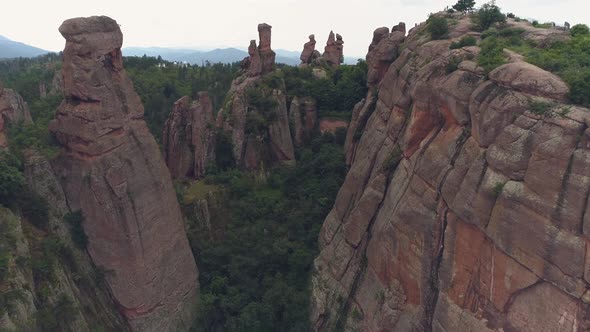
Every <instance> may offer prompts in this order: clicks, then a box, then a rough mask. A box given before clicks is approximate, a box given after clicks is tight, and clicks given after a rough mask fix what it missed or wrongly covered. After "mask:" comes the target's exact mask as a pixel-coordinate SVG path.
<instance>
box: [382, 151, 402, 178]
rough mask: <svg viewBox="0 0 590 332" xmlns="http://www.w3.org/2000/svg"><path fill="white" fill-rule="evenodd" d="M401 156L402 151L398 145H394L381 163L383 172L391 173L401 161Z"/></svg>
mask: <svg viewBox="0 0 590 332" xmlns="http://www.w3.org/2000/svg"><path fill="white" fill-rule="evenodd" d="M402 156H403V155H402V150H401V149H400V147H399V145H396V146H395V147H394V148H393V150H392V151H391V152H390V153H389V154H388V155H387V157H386V158H385V160H384V161H383V170H384V171H385V172H388V173H391V172H393V171H394V170H395V168H396V167H397V165H398V164H399V162H400V161H401V160H402Z"/></svg>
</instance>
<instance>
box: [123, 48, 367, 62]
mask: <svg viewBox="0 0 590 332" xmlns="http://www.w3.org/2000/svg"><path fill="white" fill-rule="evenodd" d="M275 53H276V54H277V57H276V62H277V63H284V64H287V65H292V66H296V65H298V64H299V63H300V62H301V61H300V60H299V56H300V54H301V52H297V51H289V50H283V49H277V50H275ZM123 55H125V56H143V55H147V56H156V57H157V56H161V57H162V59H164V60H168V61H178V62H188V63H191V64H197V65H200V64H202V63H204V62H205V61H209V62H212V63H215V62H223V63H231V62H238V61H242V59H244V58H245V57H247V56H248V52H246V51H245V50H241V49H238V48H234V47H229V48H216V49H214V50H210V51H201V50H195V49H185V48H163V47H125V48H123ZM356 61H357V59H356V58H354V57H345V58H344V63H346V64H355V63H356Z"/></svg>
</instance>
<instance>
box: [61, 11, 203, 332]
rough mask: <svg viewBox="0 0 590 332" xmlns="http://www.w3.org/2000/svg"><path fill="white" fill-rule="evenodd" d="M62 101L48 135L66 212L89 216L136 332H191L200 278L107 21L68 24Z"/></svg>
mask: <svg viewBox="0 0 590 332" xmlns="http://www.w3.org/2000/svg"><path fill="white" fill-rule="evenodd" d="M60 32H61V33H62V35H63V36H64V37H65V39H66V47H65V50H64V55H63V58H64V62H63V79H64V94H65V98H66V100H65V101H64V103H62V105H61V106H60V107H59V109H58V111H57V113H56V116H55V120H53V121H52V122H51V124H50V129H51V130H52V131H53V132H54V134H55V135H56V137H57V139H58V140H59V142H60V143H61V145H62V146H63V151H62V153H61V155H60V156H59V157H58V159H57V160H56V162H55V169H56V173H57V175H58V178H60V179H61V182H62V186H63V188H64V192H65V195H66V198H67V202H68V206H69V207H70V208H72V209H73V210H78V209H79V210H81V211H82V212H83V214H84V216H85V222H84V230H85V232H86V234H87V235H88V238H89V244H88V252H89V253H90V256H91V258H92V260H93V262H94V264H96V266H98V267H99V268H101V269H104V270H105V271H112V273H107V274H106V281H107V283H108V285H109V288H110V289H111V291H112V294H113V297H114V299H115V301H116V302H117V304H118V306H119V310H120V311H121V312H122V314H123V315H124V317H125V318H126V319H127V320H128V321H129V324H130V325H131V328H132V329H133V330H136V331H178V330H187V329H188V327H189V326H190V324H191V322H192V319H193V318H194V315H195V307H194V306H195V304H196V301H197V296H198V272H197V269H196V265H195V262H194V258H193V256H192V253H191V250H190V248H189V245H188V241H187V239H186V235H185V232H184V228H183V222H182V216H181V214H180V208H179V206H178V202H177V201H176V196H175V193H174V190H173V188H172V181H171V178H170V173H169V172H168V169H167V168H166V165H165V163H164V161H163V160H162V158H161V156H160V153H159V150H158V147H157V144H156V142H155V140H154V138H153V137H152V136H151V134H150V133H149V131H148V129H147V126H146V124H145V122H144V121H143V106H142V105H141V101H140V99H139V96H138V95H137V94H136V93H135V91H134V90H133V85H132V83H131V81H130V79H129V78H128V76H127V74H126V72H125V70H124V68H123V62H122V56H121V49H120V48H121V44H122V41H123V35H122V33H121V30H120V29H119V25H118V24H117V22H115V21H114V20H112V19H110V18H108V17H104V16H101V17H96V16H94V17H89V18H75V19H71V20H67V21H65V22H64V23H63V24H62V26H61V27H60Z"/></svg>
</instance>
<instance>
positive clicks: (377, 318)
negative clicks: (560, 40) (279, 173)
mask: <svg viewBox="0 0 590 332" xmlns="http://www.w3.org/2000/svg"><path fill="white" fill-rule="evenodd" d="M454 19H456V20H457V24H455V25H454V26H452V27H451V29H450V31H449V35H450V38H451V40H430V39H429V36H428V34H426V33H424V30H425V25H420V26H418V27H417V28H415V29H412V30H411V31H410V32H409V34H408V35H407V36H405V35H404V34H403V32H402V31H401V30H402V28H401V26H399V25H398V26H397V27H398V28H395V27H394V29H392V31H393V32H389V29H387V28H379V29H377V30H376V31H375V33H374V38H373V41H372V43H371V46H370V47H369V52H368V54H367V62H368V65H369V86H370V87H371V88H372V89H370V91H369V94H368V95H367V97H366V99H364V100H363V101H361V102H359V104H357V106H356V107H355V109H354V112H353V117H352V121H351V125H350V127H349V130H348V134H347V140H346V149H347V162H348V163H349V165H350V170H349V172H348V175H347V177H346V180H345V182H344V185H343V186H342V188H341V189H340V191H339V193H338V197H337V199H336V202H335V205H334V207H333V209H332V211H331V212H330V214H329V215H328V216H327V218H326V220H325V222H324V224H323V227H322V230H321V232H320V237H319V242H320V249H321V252H320V254H319V256H318V257H317V258H316V260H315V264H314V265H315V267H314V273H313V277H312V284H313V286H312V287H313V296H312V315H311V316H312V317H311V322H312V325H313V329H314V330H315V331H332V330H337V329H343V330H346V331H355V330H362V331H431V330H432V331H541V330H543V331H576V330H585V329H588V328H589V327H590V320H589V318H588V317H589V313H590V310H589V303H590V297H589V296H588V294H590V292H589V290H590V279H589V277H588V269H589V266H590V263H589V262H588V255H587V252H588V249H589V248H590V247H589V244H590V234H589V232H588V229H590V228H589V227H588V213H587V206H588V204H589V200H588V197H589V194H590V173H588V170H589V169H590V130H589V129H588V126H589V124H590V110H588V109H585V108H582V107H578V106H575V105H570V104H568V103H567V98H566V94H567V92H568V87H567V85H565V83H563V81H562V80H561V79H560V78H559V77H557V76H555V75H553V74H551V73H549V72H546V71H544V70H542V69H540V68H537V67H535V66H533V65H530V64H527V63H525V62H522V61H518V60H515V61H514V62H511V63H508V64H505V65H502V66H500V67H498V68H496V69H495V70H493V71H492V72H490V73H489V74H488V75H486V74H485V73H484V70H483V69H482V68H480V67H478V65H477V63H476V62H475V59H476V57H477V54H478V53H479V51H480V49H479V47H477V46H471V47H464V48H461V49H456V50H450V49H449V46H450V44H451V42H452V41H456V40H459V39H460V38H461V36H463V35H465V34H471V35H474V36H476V37H477V36H479V35H478V34H477V33H474V32H472V31H470V29H469V26H470V22H469V18H467V17H461V16H456V17H454ZM508 24H509V26H515V25H516V24H517V23H516V22H515V21H512V20H509V21H508ZM518 25H519V27H520V26H522V24H520V23H519V24H518ZM555 34H559V32H557V31H556V32H555ZM555 34H554V33H551V34H548V33H545V34H540V33H536V30H535V28H533V27H532V26H530V25H526V32H525V34H524V35H523V36H525V38H526V36H534V38H542V36H543V35H546V36H549V37H548V38H554V37H555ZM540 36H541V37H540ZM535 102H542V103H544V105H548V106H547V108H546V109H545V110H544V111H543V112H539V111H533V108H532V106H531V105H533V104H534V103H535Z"/></svg>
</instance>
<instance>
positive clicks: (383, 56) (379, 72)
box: [366, 22, 406, 87]
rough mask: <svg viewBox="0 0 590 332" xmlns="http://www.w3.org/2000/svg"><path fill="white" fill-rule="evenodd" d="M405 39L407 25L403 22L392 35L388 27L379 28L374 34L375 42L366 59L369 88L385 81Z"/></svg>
mask: <svg viewBox="0 0 590 332" xmlns="http://www.w3.org/2000/svg"><path fill="white" fill-rule="evenodd" d="M405 38H406V25H405V23H403V22H402V23H400V24H398V25H396V26H394V27H393V28H392V29H391V33H390V32H389V28H387V27H381V28H378V29H376V30H375V31H374V32H373V40H372V41H371V44H370V45H369V52H368V53H367V57H366V60H367V65H368V67H369V72H368V73H367V81H368V84H369V87H373V86H375V85H377V84H378V83H379V82H380V81H381V79H383V76H384V75H385V72H386V71H387V69H388V68H389V65H390V64H391V63H392V62H393V60H395V59H396V58H397V57H398V56H399V47H400V45H401V44H402V43H403V42H404V40H405Z"/></svg>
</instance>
